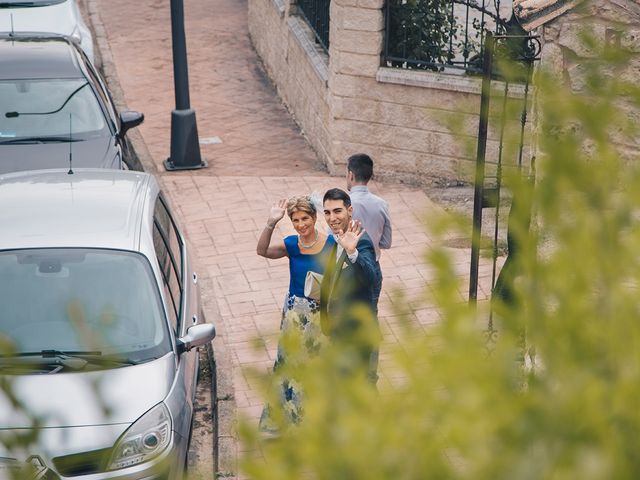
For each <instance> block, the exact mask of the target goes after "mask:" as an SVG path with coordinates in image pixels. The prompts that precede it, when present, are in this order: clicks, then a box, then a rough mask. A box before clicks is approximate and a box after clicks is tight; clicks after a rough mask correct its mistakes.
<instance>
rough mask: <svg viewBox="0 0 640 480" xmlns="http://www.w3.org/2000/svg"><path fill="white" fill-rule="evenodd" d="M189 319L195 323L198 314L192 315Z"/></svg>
mask: <svg viewBox="0 0 640 480" xmlns="http://www.w3.org/2000/svg"><path fill="white" fill-rule="evenodd" d="M191 321H192V322H193V323H194V324H196V323H198V315H194V316H193V317H191Z"/></svg>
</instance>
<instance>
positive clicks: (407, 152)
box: [249, 0, 498, 186]
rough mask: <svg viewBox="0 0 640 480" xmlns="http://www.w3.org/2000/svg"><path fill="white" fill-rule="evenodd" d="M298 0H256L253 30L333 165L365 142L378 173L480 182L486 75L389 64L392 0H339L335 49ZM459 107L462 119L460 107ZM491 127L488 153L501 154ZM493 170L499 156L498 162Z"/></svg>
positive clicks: (430, 181) (334, 8)
mask: <svg viewBox="0 0 640 480" xmlns="http://www.w3.org/2000/svg"><path fill="white" fill-rule="evenodd" d="M284 1H292V2H293V0H249V32H250V35H251V38H252V41H253V43H254V45H255V48H256V50H257V52H258V53H259V55H260V56H261V58H262V60H263V62H264V65H265V67H266V69H267V72H268V74H269V75H270V77H271V78H272V80H273V81H274V83H275V85H276V88H277V89H278V92H279V94H280V96H281V98H282V99H283V101H284V103H285V104H286V105H287V106H288V108H289V109H290V111H291V112H292V114H293V116H294V117H295V119H296V121H297V122H298V124H299V125H300V127H301V129H302V130H303V132H304V134H305V135H306V137H307V138H308V140H309V142H310V144H311V145H312V147H313V148H314V149H315V150H316V152H317V153H318V156H319V158H320V159H321V160H322V161H323V162H324V163H325V164H326V166H327V168H328V169H329V171H330V173H332V174H335V175H343V174H344V170H345V166H346V159H347V158H348V157H349V155H351V154H353V153H357V152H364V153H368V154H369V155H371V156H372V158H373V159H374V162H375V165H376V168H375V172H376V175H377V177H378V178H384V179H394V180H397V181H402V182H406V183H410V184H415V185H424V186H427V185H429V186H431V185H446V184H452V183H457V182H459V181H466V182H472V181H473V172H474V168H475V144H476V136H477V130H478V113H479V109H480V89H481V80H480V79H479V78H475V77H469V76H466V75H464V74H458V75H454V74H445V73H437V72H428V71H412V70H404V69H396V68H386V67H381V58H382V52H383V42H384V10H383V7H384V2H383V0H332V2H331V7H330V18H331V23H330V49H329V52H328V55H327V54H326V53H325V52H323V51H322V50H321V49H320V48H319V47H318V46H317V45H315V43H314V40H313V36H312V33H311V31H310V29H309V28H308V27H307V25H306V23H305V22H304V20H302V18H301V17H300V16H298V15H297V14H296V6H295V3H283V4H280V3H278V2H284ZM452 116H457V117H459V121H458V123H457V127H456V128H455V129H453V130H452V129H451V128H450V125H451V123H450V117H452ZM497 136H498V133H497V132H495V131H490V134H489V142H488V147H487V148H488V153H487V158H488V162H489V164H490V163H491V160H490V159H491V158H496V157H495V155H494V156H492V153H493V152H495V151H496V150H497V143H498V142H497V140H496V139H497ZM490 170H491V168H490V165H489V171H490Z"/></svg>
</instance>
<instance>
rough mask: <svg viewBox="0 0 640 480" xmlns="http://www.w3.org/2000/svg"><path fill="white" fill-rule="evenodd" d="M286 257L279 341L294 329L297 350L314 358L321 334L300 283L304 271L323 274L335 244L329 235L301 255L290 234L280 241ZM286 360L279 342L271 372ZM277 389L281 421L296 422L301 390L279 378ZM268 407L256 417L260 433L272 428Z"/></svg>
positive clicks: (311, 303)
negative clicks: (315, 250)
mask: <svg viewBox="0 0 640 480" xmlns="http://www.w3.org/2000/svg"><path fill="white" fill-rule="evenodd" d="M284 244H285V247H286V248H287V254H288V255H289V291H288V292H287V294H286V296H285V301H284V305H283V308H282V319H281V321H280V331H281V340H282V335H285V334H287V333H290V332H291V329H295V334H296V338H299V339H300V341H301V342H302V344H303V348H302V349H301V351H302V352H303V353H304V354H306V355H308V356H313V355H315V354H316V353H317V352H318V351H319V349H320V347H321V345H322V332H321V331H320V323H319V310H320V305H319V302H318V301H316V300H314V299H312V298H308V297H305V296H304V282H305V278H306V276H307V272H309V271H313V272H317V273H323V272H324V265H325V263H326V260H327V258H328V257H329V253H330V252H331V249H332V248H333V246H334V245H335V240H334V238H333V236H332V235H329V236H328V237H327V240H326V242H325V244H324V246H323V247H322V250H321V251H320V252H318V253H316V254H305V253H303V252H302V251H300V247H299V246H298V236H297V235H290V236H288V237H286V238H285V239H284ZM286 358H287V355H286V352H285V351H284V348H283V342H282V341H280V342H278V353H277V357H276V361H275V364H274V365H273V371H274V372H275V373H276V374H277V372H278V370H279V369H280V368H281V367H282V365H283V364H284V362H285V360H286ZM278 383H279V384H278V390H279V396H280V403H281V406H282V408H283V411H284V414H285V418H287V419H288V420H289V421H290V422H291V423H298V422H299V421H300V420H301V418H302V391H301V390H300V389H299V388H298V387H297V385H296V383H295V381H294V380H293V379H288V378H279V379H278ZM269 410H270V407H269V405H267V406H265V408H264V409H263V410H262V415H261V417H260V429H261V430H263V431H270V430H274V429H275V428H276V427H275V426H274V425H273V421H272V420H271V418H270V415H269Z"/></svg>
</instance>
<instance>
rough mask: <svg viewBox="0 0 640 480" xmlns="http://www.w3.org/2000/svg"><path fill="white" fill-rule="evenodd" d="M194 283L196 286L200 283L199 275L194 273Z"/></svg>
mask: <svg viewBox="0 0 640 480" xmlns="http://www.w3.org/2000/svg"><path fill="white" fill-rule="evenodd" d="M193 283H194V285H195V284H197V283H198V274H197V273H196V272H193Z"/></svg>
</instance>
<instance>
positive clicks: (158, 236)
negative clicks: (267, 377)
mask: <svg viewBox="0 0 640 480" xmlns="http://www.w3.org/2000/svg"><path fill="white" fill-rule="evenodd" d="M0 225H1V226H2V227H1V232H2V233H1V234H0V306H1V308H0V381H1V382H2V383H1V384H0V478H2V476H3V475H4V476H5V477H6V476H7V475H8V472H19V475H21V476H20V478H34V479H35V478H43V479H45V478H46V479H57V478H70V477H73V478H74V479H80V478H81V479H111V478H127V479H142V478H144V479H147V478H154V479H155V478H163V479H164V478H179V477H180V475H181V472H182V470H183V467H184V465H185V459H186V452H187V449H188V443H189V438H190V432H191V424H192V416H193V409H194V395H195V387H196V382H197V372H198V356H197V349H196V348H194V347H197V346H200V345H204V344H206V343H207V342H210V341H211V340H212V338H213V337H214V335H215V330H214V327H213V325H211V324H208V323H205V322H204V319H203V316H202V312H201V309H200V304H199V291H198V285H197V277H196V274H195V273H194V271H193V265H192V263H191V259H190V258H189V255H188V252H187V246H186V244H185V241H184V239H183V237H182V235H181V234H180V231H179V230H178V227H177V224H176V222H175V219H174V217H173V215H172V213H171V212H170V210H169V208H168V205H167V202H166V199H165V198H164V196H163V195H162V193H161V192H160V189H159V186H158V184H157V182H156V181H155V179H154V177H153V176H151V175H149V174H146V173H141V172H134V171H119V170H101V169H85V170H82V169H78V170H75V171H73V173H69V171H67V170H66V169H64V170H40V171H31V172H20V173H12V174H7V175H4V176H0ZM2 385H5V386H6V387H7V388H4V391H3V387H2ZM7 390H8V391H10V392H11V393H12V394H13V395H15V398H16V399H17V403H12V402H11V401H10V399H9V396H8V395H7ZM31 434H33V437H32V438H30V441H28V442H27V444H26V445H27V446H26V447H22V446H17V445H16V442H15V441H10V440H7V439H8V438H10V437H11V436H13V437H14V438H15V436H17V435H23V436H25V435H26V437H29V435H31ZM2 443H4V444H2Z"/></svg>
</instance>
